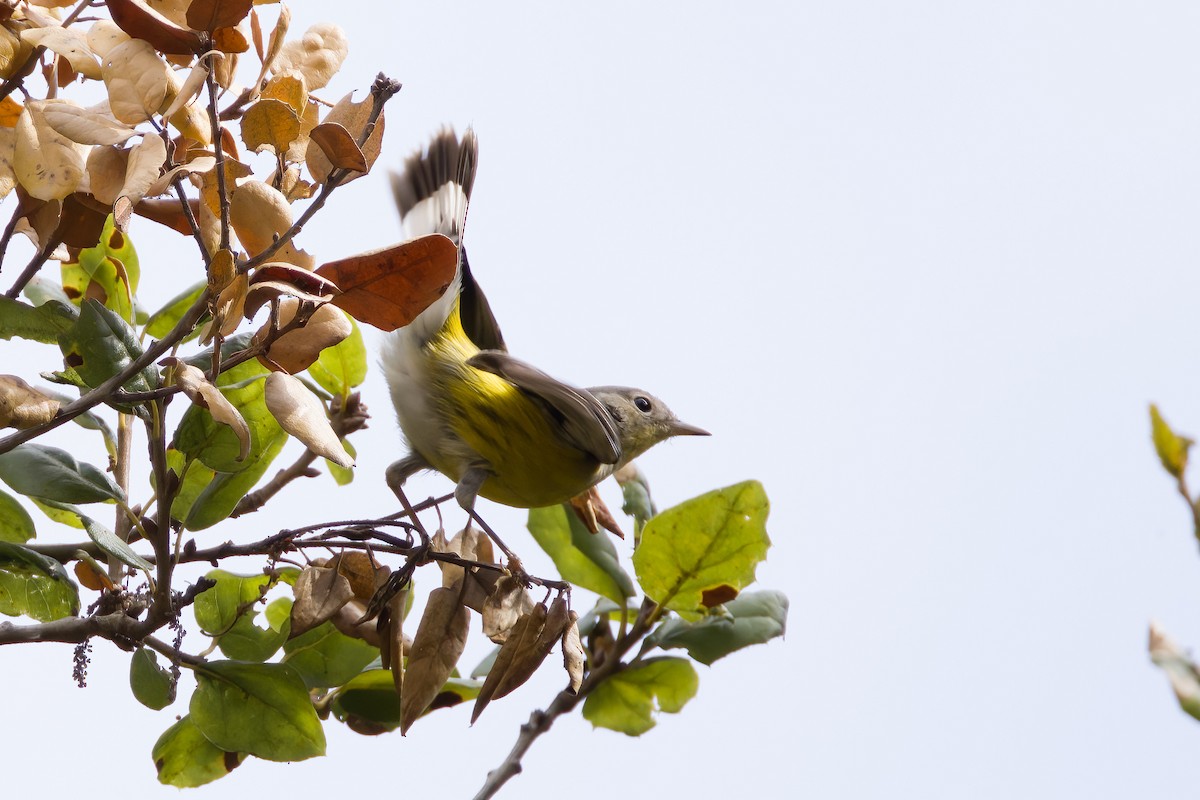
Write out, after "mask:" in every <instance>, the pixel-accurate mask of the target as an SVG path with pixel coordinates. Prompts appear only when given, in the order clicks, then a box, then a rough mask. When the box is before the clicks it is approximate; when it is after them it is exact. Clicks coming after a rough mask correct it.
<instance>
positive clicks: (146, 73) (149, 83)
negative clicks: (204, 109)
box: [102, 39, 172, 125]
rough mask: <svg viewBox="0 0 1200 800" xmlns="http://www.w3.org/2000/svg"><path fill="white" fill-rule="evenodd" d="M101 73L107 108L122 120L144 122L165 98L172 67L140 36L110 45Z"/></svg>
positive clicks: (157, 109) (155, 111) (132, 123)
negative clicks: (105, 91) (105, 89)
mask: <svg viewBox="0 0 1200 800" xmlns="http://www.w3.org/2000/svg"><path fill="white" fill-rule="evenodd" d="M102 72H103V76H104V85H105V87H107V89H108V104H109V107H111V108H112V112H113V116H114V117H116V118H117V119H119V120H120V121H121V122H126V123H129V124H130V125H136V124H138V123H139V122H144V121H146V120H148V119H150V117H151V116H153V115H154V114H157V113H158V112H159V109H161V108H162V107H163V105H164V103H165V102H166V101H167V89H168V87H169V86H170V84H171V76H172V73H171V68H170V67H168V66H167V64H166V62H165V61H163V60H162V59H161V58H160V57H159V55H158V53H156V52H154V48H153V47H151V46H150V45H149V44H147V43H146V42H144V41H142V40H141V39H131V40H130V41H128V42H124V43H122V44H119V45H117V46H115V47H113V48H112V50H110V51H109V52H108V55H107V56H105V57H104V63H103V67H102Z"/></svg>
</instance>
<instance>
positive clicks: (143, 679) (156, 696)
mask: <svg viewBox="0 0 1200 800" xmlns="http://www.w3.org/2000/svg"><path fill="white" fill-rule="evenodd" d="M129 688H130V689H132V690H133V696H134V697H135V698H137V701H138V702H139V703H141V704H142V705H144V706H146V707H147V708H152V709H154V710H155V711H158V710H159V709H163V708H166V707H167V706H169V705H171V703H174V702H175V681H173V680H171V673H170V672H169V671H167V670H165V669H163V668H162V667H160V666H159V665H158V659H157V658H155V656H154V651H153V650H149V649H147V648H145V647H139V648H138V649H137V650H134V651H133V658H132V659H130V661H129Z"/></svg>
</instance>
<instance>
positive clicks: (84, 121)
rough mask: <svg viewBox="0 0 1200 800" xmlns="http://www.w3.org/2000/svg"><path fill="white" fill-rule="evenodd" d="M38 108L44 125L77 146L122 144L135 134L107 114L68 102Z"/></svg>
mask: <svg viewBox="0 0 1200 800" xmlns="http://www.w3.org/2000/svg"><path fill="white" fill-rule="evenodd" d="M39 108H40V109H41V113H42V117H43V118H44V119H45V120H46V124H47V125H49V126H50V127H51V128H53V129H54V130H55V131H57V132H58V133H60V134H62V135H63V136H65V137H67V138H68V139H70V140H71V141H73V142H77V143H78V144H98V145H115V144H123V143H124V142H126V141H127V140H128V139H129V138H130V137H132V136H136V135H137V133H138V132H137V131H136V130H134V129H133V128H131V127H129V126H128V125H125V124H124V123H121V122H118V121H117V120H115V119H113V118H112V117H111V116H109V115H108V114H105V113H103V112H101V111H97V110H95V109H91V108H81V107H80V106H78V105H76V104H75V103H73V102H72V101H70V100H46V101H43V102H42V104H41V105H40V106H39Z"/></svg>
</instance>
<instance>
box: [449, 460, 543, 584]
mask: <svg viewBox="0 0 1200 800" xmlns="http://www.w3.org/2000/svg"><path fill="white" fill-rule="evenodd" d="M491 476H492V472H491V470H489V469H488V468H487V467H486V466H484V465H482V464H474V465H472V466H471V467H468V468H467V471H466V472H464V473H463V476H462V478H460V479H459V481H458V486H457V487H455V489H454V498H455V499H456V500H458V504H459V505H460V506H462V507H463V510H464V511H466V512H467V515H468V516H469V517H470V518H471V519H472V520H474V521H475V522H476V523H477V524H478V525H479V527H480V528H481V529H482V530H483V532H484V533H486V534H487V535H488V538H490V539H491V540H492V541H493V542H495V543H496V546H497V547H499V548H500V552H502V553H504V557H505V558H507V559H508V568H509V571H510V572H512V573H513V575H514V576H515V577H516V578H517V579H518V580H520V581H521V582H522V583H525V584H528V583H529V581H528V575H527V573H526V572H525V570H524V568H522V567H521V559H520V557H518V556H517V554H516V553H514V552H513V551H512V550H510V549H509V548H508V545H506V544H505V543H504V540H503V539H501V538H500V537H499V536H497V535H496V532H495V531H494V530H492V526H490V525H488V524H487V523H486V522H484V521H483V517H481V516H479V512H478V511H476V510H475V500H476V498H478V497H479V489H480V487H482V486H483V482H484V481H486V480H487V479H488V478H490V477H491Z"/></svg>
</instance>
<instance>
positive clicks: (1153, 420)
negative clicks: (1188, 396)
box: [1150, 404, 1194, 478]
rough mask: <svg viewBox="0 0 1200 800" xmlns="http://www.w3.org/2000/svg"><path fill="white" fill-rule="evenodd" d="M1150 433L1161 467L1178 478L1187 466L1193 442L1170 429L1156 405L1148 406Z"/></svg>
mask: <svg viewBox="0 0 1200 800" xmlns="http://www.w3.org/2000/svg"><path fill="white" fill-rule="evenodd" d="M1150 434H1151V436H1152V437H1153V439H1154V450H1155V452H1156V453H1158V460H1159V461H1161V462H1162V465H1163V469H1165V470H1166V471H1167V472H1169V473H1170V474H1171V475H1172V476H1174V477H1176V478H1178V477H1179V476H1180V475H1182V474H1183V471H1184V469H1185V468H1186V467H1187V461H1188V452H1189V451H1190V450H1191V448H1192V445H1193V444H1194V442H1193V441H1192V440H1191V439H1189V438H1188V437H1186V436H1180V435H1178V434H1177V433H1175V431H1173V430H1171V426H1169V425H1168V424H1167V421H1166V420H1165V419H1163V417H1162V414H1160V413H1159V412H1158V406H1156V405H1153V404H1151V406H1150Z"/></svg>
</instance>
